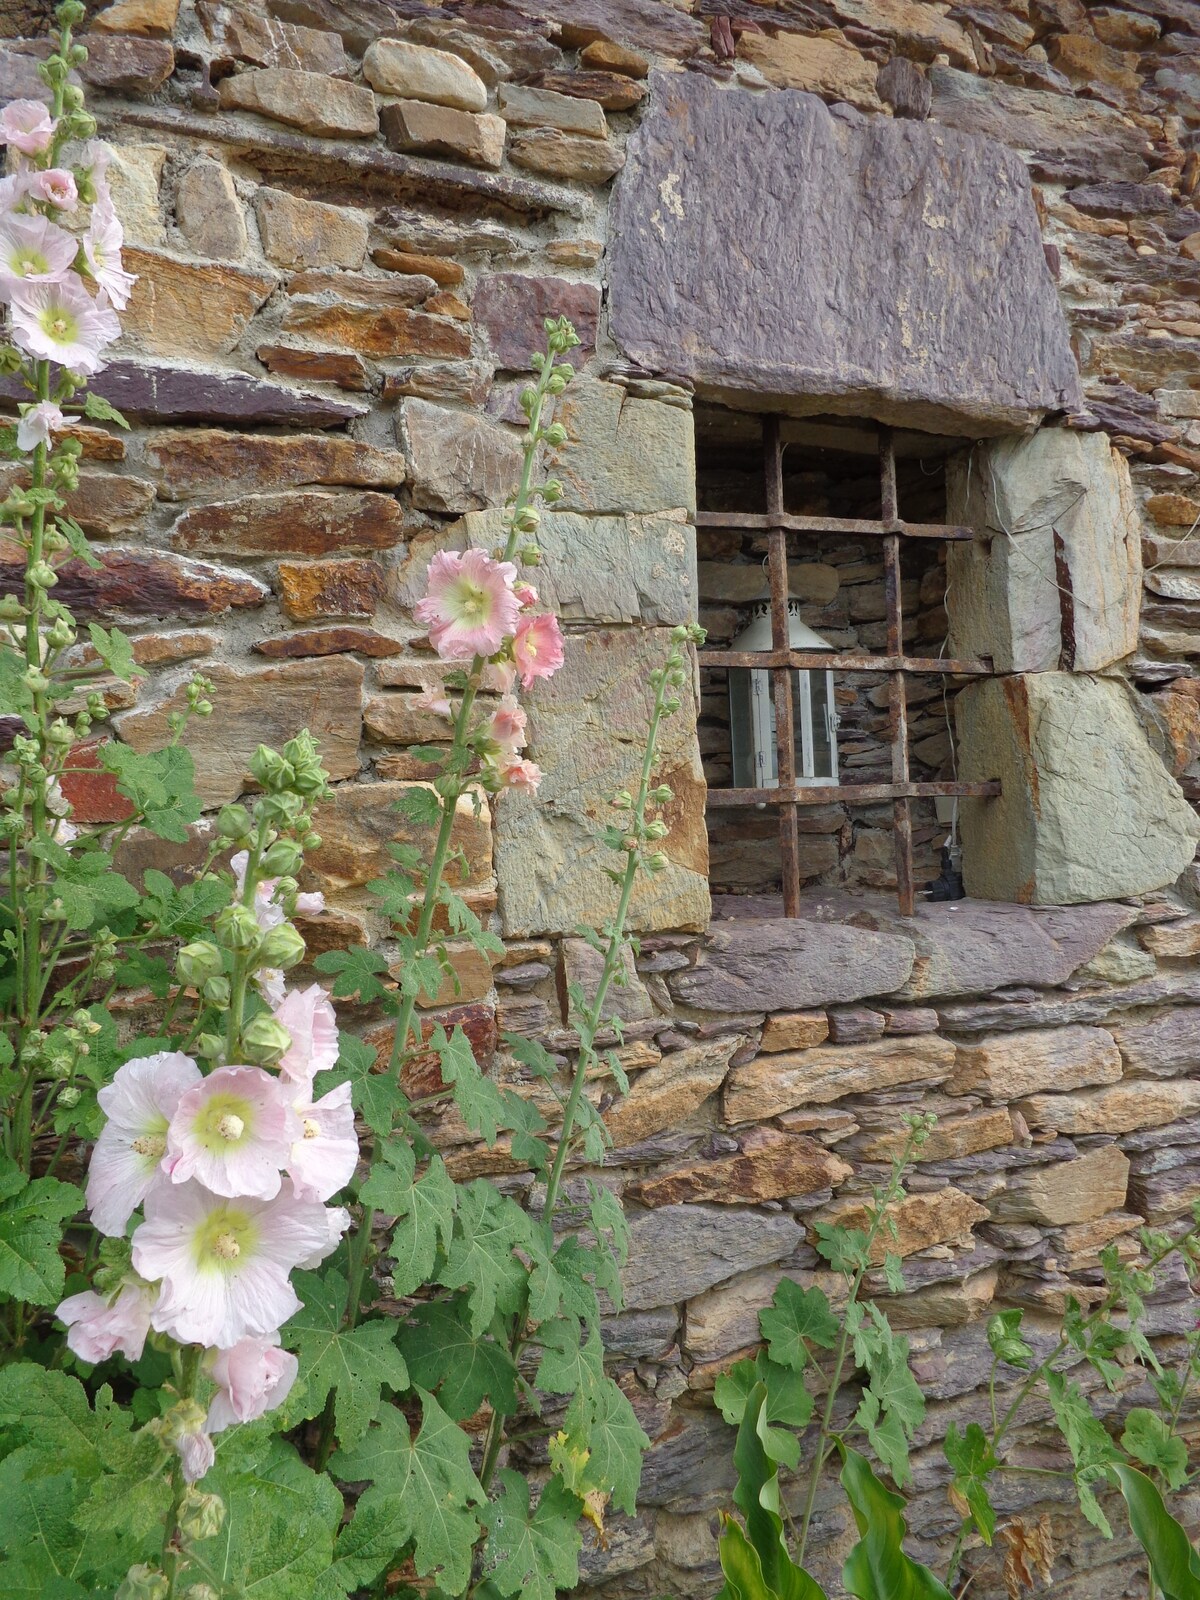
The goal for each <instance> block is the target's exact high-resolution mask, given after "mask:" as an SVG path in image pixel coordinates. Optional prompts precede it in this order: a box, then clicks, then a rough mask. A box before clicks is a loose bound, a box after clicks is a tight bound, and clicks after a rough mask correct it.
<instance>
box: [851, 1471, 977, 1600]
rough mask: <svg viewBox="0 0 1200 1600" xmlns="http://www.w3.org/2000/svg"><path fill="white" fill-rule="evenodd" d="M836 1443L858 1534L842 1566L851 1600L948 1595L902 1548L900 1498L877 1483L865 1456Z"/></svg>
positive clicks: (944, 1598)
mask: <svg viewBox="0 0 1200 1600" xmlns="http://www.w3.org/2000/svg"><path fill="white" fill-rule="evenodd" d="M838 1449H839V1450H840V1451H841V1455H842V1475H841V1482H842V1488H843V1489H845V1491H846V1495H847V1498H848V1499H849V1501H850V1509H851V1510H852V1511H853V1512H854V1521H855V1523H856V1524H857V1526H858V1531H859V1534H860V1536H861V1537H860V1539H859V1542H858V1543H857V1544H856V1545H855V1546H854V1549H853V1550H851V1552H850V1554H849V1556H848V1557H847V1558H846V1564H845V1566H844V1567H843V1568H842V1582H843V1583H844V1584H845V1585H846V1588H847V1590H848V1592H849V1593H850V1594H852V1595H854V1596H855V1600H953V1596H952V1595H951V1593H950V1591H949V1589H947V1588H946V1586H945V1584H943V1583H942V1582H941V1581H940V1580H939V1579H938V1578H935V1577H934V1575H933V1573H932V1572H930V1570H929V1568H928V1567H923V1566H922V1565H921V1563H920V1562H919V1561H914V1560H913V1559H912V1558H911V1557H910V1556H908V1555H906V1554H905V1553H904V1535H905V1534H906V1533H907V1532H908V1525H907V1523H906V1522H905V1520H904V1515H903V1513H904V1501H903V1500H902V1499H901V1498H900V1496H899V1495H898V1494H893V1493H892V1492H891V1490H890V1489H888V1488H885V1486H884V1485H883V1484H882V1483H880V1481H879V1479H878V1478H877V1477H876V1476H875V1474H874V1473H873V1472H872V1471H871V1464H870V1462H869V1461H868V1460H867V1458H866V1457H865V1456H860V1455H859V1454H858V1452H857V1451H856V1450H851V1449H850V1448H849V1447H848V1446H846V1445H843V1444H839V1445H838Z"/></svg>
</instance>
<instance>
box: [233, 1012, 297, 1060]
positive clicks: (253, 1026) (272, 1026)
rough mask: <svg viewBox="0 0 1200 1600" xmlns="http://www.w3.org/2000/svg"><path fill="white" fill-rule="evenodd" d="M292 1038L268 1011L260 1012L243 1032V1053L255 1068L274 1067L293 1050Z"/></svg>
mask: <svg viewBox="0 0 1200 1600" xmlns="http://www.w3.org/2000/svg"><path fill="white" fill-rule="evenodd" d="M291 1043H292V1036H291V1034H290V1033H289V1032H288V1031H287V1029H286V1028H285V1027H284V1026H283V1024H282V1022H276V1020H275V1018H274V1017H273V1016H271V1014H270V1012H268V1011H260V1012H259V1014H258V1016H256V1017H255V1018H254V1019H253V1020H252V1021H251V1022H250V1023H249V1024H248V1025H247V1026H246V1027H245V1028H244V1029H243V1031H242V1051H243V1053H244V1055H245V1056H246V1059H247V1060H248V1061H250V1062H252V1063H253V1064H254V1065H255V1066H259V1067H270V1066H274V1064H275V1062H276V1061H278V1060H279V1058H280V1056H282V1055H284V1054H285V1053H286V1051H287V1050H289V1049H290V1048H291Z"/></svg>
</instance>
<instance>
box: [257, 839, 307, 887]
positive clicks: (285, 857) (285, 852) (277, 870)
mask: <svg viewBox="0 0 1200 1600" xmlns="http://www.w3.org/2000/svg"><path fill="white" fill-rule="evenodd" d="M303 859H304V852H303V851H302V850H301V848H300V846H299V845H298V844H296V843H294V842H293V841H292V840H291V839H276V841H275V843H274V844H273V845H272V846H271V848H270V849H269V850H268V851H267V852H266V854H265V855H264V856H263V858H262V868H263V871H264V872H265V873H266V875H267V876H268V877H270V878H282V877H290V876H291V874H292V873H293V872H295V870H296V868H297V867H298V866H299V865H300V863H301V861H302V860H303Z"/></svg>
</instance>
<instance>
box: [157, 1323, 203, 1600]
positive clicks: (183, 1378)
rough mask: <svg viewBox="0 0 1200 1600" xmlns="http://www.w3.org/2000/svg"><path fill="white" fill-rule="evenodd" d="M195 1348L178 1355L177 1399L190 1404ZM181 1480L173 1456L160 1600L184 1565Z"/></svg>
mask: <svg viewBox="0 0 1200 1600" xmlns="http://www.w3.org/2000/svg"><path fill="white" fill-rule="evenodd" d="M202 1354H203V1351H202V1350H201V1349H200V1347H199V1345H183V1346H182V1347H181V1349H180V1352H179V1369H180V1370H179V1384H178V1390H179V1398H180V1399H181V1400H190V1399H191V1398H192V1397H193V1395H194V1394H195V1392H196V1379H197V1378H198V1377H199V1375H200V1357H201V1355H202ZM187 1489H188V1486H187V1483H186V1481H185V1479H184V1476H183V1462H182V1460H180V1458H179V1457H178V1456H177V1457H176V1458H175V1462H174V1465H173V1466H172V1468H171V1509H170V1510H169V1511H168V1513H167V1520H166V1523H165V1525H164V1528H163V1547H162V1565H163V1572H164V1574H165V1575H166V1579H167V1592H166V1595H165V1597H164V1600H175V1595H176V1586H177V1584H178V1582H179V1579H180V1577H181V1576H182V1574H183V1570H184V1567H185V1566H186V1561H185V1560H184V1554H183V1532H182V1529H181V1528H180V1526H179V1513H180V1510H181V1509H182V1507H183V1502H184V1497H185V1496H186V1494H187Z"/></svg>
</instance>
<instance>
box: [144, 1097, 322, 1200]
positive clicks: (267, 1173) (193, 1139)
mask: <svg viewBox="0 0 1200 1600" xmlns="http://www.w3.org/2000/svg"><path fill="white" fill-rule="evenodd" d="M300 1136H301V1128H300V1125H299V1123H298V1122H297V1120H296V1117H295V1115H294V1113H293V1111H292V1108H291V1107H290V1106H289V1104H288V1101H287V1096H286V1095H285V1094H284V1092H283V1090H282V1089H281V1088H280V1086H279V1081H278V1079H276V1078H273V1077H272V1076H271V1075H270V1073H269V1072H264V1071H263V1070H262V1068H261V1067H218V1068H217V1070H216V1071H215V1072H210V1073H209V1075H208V1077H207V1078H202V1079H201V1081H200V1082H199V1083H198V1084H196V1085H195V1086H194V1087H193V1088H191V1089H188V1090H186V1092H185V1093H184V1094H182V1095H181V1096H180V1098H179V1104H178V1105H177V1106H176V1108H175V1115H174V1116H173V1117H172V1118H171V1125H170V1127H169V1128H168V1129H167V1155H166V1160H165V1161H164V1162H163V1166H164V1168H165V1169H166V1171H167V1172H168V1173H169V1174H170V1177H171V1182H172V1183H186V1182H187V1180H188V1179H189V1178H195V1179H197V1180H198V1181H199V1182H200V1183H202V1184H203V1185H204V1187H205V1188H206V1189H211V1191H212V1192H213V1194H221V1195H225V1196H227V1197H229V1198H231V1199H232V1198H233V1197H234V1196H236V1195H251V1196H253V1197H254V1198H255V1199H258V1200H270V1199H272V1198H273V1197H274V1196H275V1195H277V1194H278V1193H279V1190H280V1186H281V1185H282V1182H283V1179H282V1176H281V1173H282V1171H283V1169H284V1167H286V1166H287V1164H288V1161H289V1159H290V1157H291V1152H292V1146H293V1144H295V1142H296V1140H297V1139H299V1138H300Z"/></svg>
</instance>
